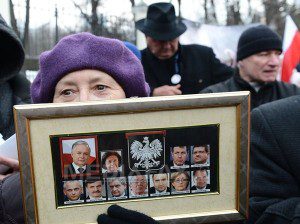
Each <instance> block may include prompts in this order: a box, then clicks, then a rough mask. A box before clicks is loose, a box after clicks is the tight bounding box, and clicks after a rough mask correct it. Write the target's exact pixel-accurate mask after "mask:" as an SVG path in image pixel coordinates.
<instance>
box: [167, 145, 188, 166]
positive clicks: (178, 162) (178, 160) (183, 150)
mask: <svg viewBox="0 0 300 224" xmlns="http://www.w3.org/2000/svg"><path fill="white" fill-rule="evenodd" d="M171 156H172V158H171V162H170V166H169V167H170V168H171V169H179V168H180V169H181V168H189V152H188V147H187V146H174V147H171Z"/></svg>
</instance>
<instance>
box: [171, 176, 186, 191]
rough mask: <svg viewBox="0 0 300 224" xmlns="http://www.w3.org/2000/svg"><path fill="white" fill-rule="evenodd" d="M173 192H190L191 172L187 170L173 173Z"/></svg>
mask: <svg viewBox="0 0 300 224" xmlns="http://www.w3.org/2000/svg"><path fill="white" fill-rule="evenodd" d="M171 185H172V189H171V193H172V194H186V193H190V174H189V172H187V171H179V172H172V173H171Z"/></svg>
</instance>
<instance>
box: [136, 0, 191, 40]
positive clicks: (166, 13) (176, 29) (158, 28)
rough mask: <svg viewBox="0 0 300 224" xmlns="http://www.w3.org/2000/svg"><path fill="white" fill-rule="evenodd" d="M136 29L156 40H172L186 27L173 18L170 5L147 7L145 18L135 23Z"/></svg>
mask: <svg viewBox="0 0 300 224" xmlns="http://www.w3.org/2000/svg"><path fill="white" fill-rule="evenodd" d="M135 25H136V28H137V29H139V30H140V31H142V32H143V33H144V34H145V35H147V36H150V37H152V38H153V39H156V40H172V39H175V38H176V37H179V36H180V35H181V34H183V33H184V32H185V31H186V25H185V24H184V23H183V22H181V21H180V20H179V19H177V18H176V16H175V9H174V6H173V5H172V4H171V3H165V2H159V3H154V4H151V5H149V7H148V11H147V17H146V18H145V19H141V20H139V21H137V22H136V23H135Z"/></svg>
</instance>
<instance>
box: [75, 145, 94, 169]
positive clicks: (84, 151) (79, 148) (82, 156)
mask: <svg viewBox="0 0 300 224" xmlns="http://www.w3.org/2000/svg"><path fill="white" fill-rule="evenodd" d="M71 156H72V158H73V162H74V163H75V164H76V165H77V166H79V167H83V166H85V165H86V164H87V162H88V160H89V158H90V149H89V148H88V147H87V146H86V145H76V146H75V147H74V148H73V149H72V153H71Z"/></svg>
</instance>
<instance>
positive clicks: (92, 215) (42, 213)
mask: <svg viewBox="0 0 300 224" xmlns="http://www.w3.org/2000/svg"><path fill="white" fill-rule="evenodd" d="M249 115H250V98H249V92H232V93H216V94H195V95H184V96H168V97H152V98H130V99H123V100H110V101H100V102H86V103H68V104H54V103H52V104H32V105H18V106H14V116H15V123H16V133H17V142H18V152H19V160H20V172H21V183H22V193H23V205H24V214H25V222H26V223H39V224H44V223H47V224H51V223H58V222H59V223H96V220H97V216H98V214H100V213H105V212H106V210H107V208H108V207H109V206H110V205H111V204H115V203H116V204H119V205H120V206H123V207H125V208H128V209H134V210H138V211H140V212H143V213H145V214H147V215H150V216H151V217H153V218H154V219H156V220H158V221H159V222H160V223H217V222H220V223H222V222H224V221H239V220H244V219H246V217H247V216H248V198H249V129H250V116H249ZM209 125H213V126H214V127H217V139H218V142H217V146H218V153H217V154H215V155H217V158H216V159H215V160H214V161H217V162H216V164H215V168H214V169H215V171H214V172H215V174H214V175H215V176H216V182H215V190H214V191H212V192H207V193H205V194H180V195H170V196H165V197H154V198H151V197H147V198H141V199H139V198H134V199H133V198H128V200H120V201H109V200H108V201H106V202H104V203H92V204H74V205H72V206H58V202H57V200H58V199H57V197H58V196H57V191H56V190H55V189H56V188H58V186H57V182H55V179H56V176H55V172H54V171H55V167H54V164H55V163H54V161H53V158H54V157H53V153H52V152H53V145H51V144H52V143H51V138H52V137H53V136H60V135H61V136H69V135H71V136H72V135H74V134H75V135H76V134H78V135H84V134H87V133H88V134H89V133H92V134H95V133H106V132H107V133H111V132H112V133H115V132H118V131H124V130H126V131H127V130H130V131H131V130H132V131H135V132H139V131H145V130H150V131H151V130H152V131H153V130H155V131H156V130H167V131H168V130H169V129H170V130H171V129H172V130H173V129H176V130H177V129H178V128H179V129H180V128H182V129H184V128H185V127H195V126H197V127H198V126H199V127H200V128H202V127H206V126H209ZM139 135H140V134H139ZM51 147H52V148H51ZM128 150H129V149H128ZM167 151H168V149H166V152H167ZM211 151H212V152H211V153H212V155H213V149H212V150H211ZM167 157H168V156H167ZM167 157H166V158H165V159H166V160H167V159H168V158H167ZM100 170H101V169H100ZM212 178H215V177H212Z"/></svg>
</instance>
